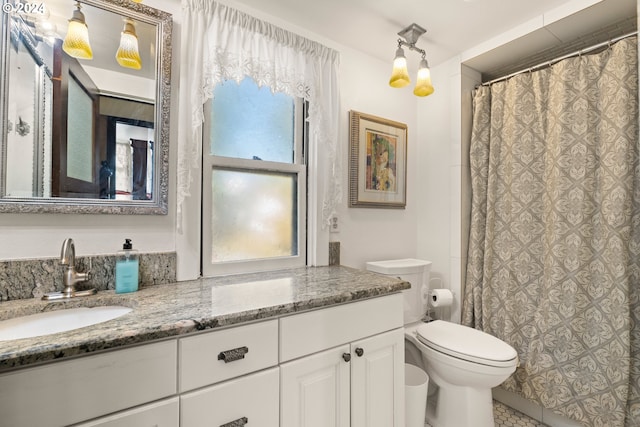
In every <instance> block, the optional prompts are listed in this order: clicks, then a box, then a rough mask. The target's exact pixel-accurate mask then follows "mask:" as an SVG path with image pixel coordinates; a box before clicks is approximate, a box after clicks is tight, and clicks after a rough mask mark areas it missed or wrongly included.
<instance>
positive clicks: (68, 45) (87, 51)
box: [62, 1, 93, 59]
mask: <svg viewBox="0 0 640 427" xmlns="http://www.w3.org/2000/svg"><path fill="white" fill-rule="evenodd" d="M62 50H64V51H65V52H67V53H68V54H69V55H70V56H72V57H74V58H80V59H93V52H92V51H91V45H90V44H89V29H88V27H87V23H86V21H85V19H84V13H82V12H81V11H80V2H79V1H76V9H75V10H74V11H73V16H72V17H71V19H69V27H68V29H67V35H66V36H65V38H64V42H63V43H62Z"/></svg>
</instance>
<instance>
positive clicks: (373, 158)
mask: <svg viewBox="0 0 640 427" xmlns="http://www.w3.org/2000/svg"><path fill="white" fill-rule="evenodd" d="M349 123H350V127H349V206H351V207H367V208H398V209H404V208H405V207H406V205H407V125H406V124H403V123H399V122H394V121H392V120H387V119H383V118H380V117H375V116H371V115H368V114H363V113H359V112H357V111H349Z"/></svg>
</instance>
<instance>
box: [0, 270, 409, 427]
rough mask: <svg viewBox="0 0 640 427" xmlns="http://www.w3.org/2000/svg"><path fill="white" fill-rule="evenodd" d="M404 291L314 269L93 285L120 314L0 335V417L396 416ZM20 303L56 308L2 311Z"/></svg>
mask: <svg viewBox="0 0 640 427" xmlns="http://www.w3.org/2000/svg"><path fill="white" fill-rule="evenodd" d="M408 287H409V284H408V283H407V282H404V281H402V280H399V279H393V278H388V277H383V276H381V275H377V274H375V273H370V272H364V271H360V270H354V269H350V268H346V267H315V268H301V269H294V270H286V271H278V272H273V273H260V274H248V275H239V276H227V277H222V278H212V279H200V280H196V281H191V282H182V283H179V284H173V285H159V286H153V287H151V288H147V289H143V290H141V291H139V292H137V293H133V294H125V295H115V294H113V293H112V292H110V291H106V292H100V293H98V295H97V296H95V297H87V298H91V299H93V300H92V301H93V302H95V303H96V304H114V303H117V304H120V305H125V306H129V307H132V308H133V311H132V312H131V313H129V314H126V315H124V316H122V317H119V318H118V319H114V320H111V321H108V322H105V323H101V324H98V325H94V326H91V327H87V328H82V329H77V330H74V331H69V332H64V333H58V334H54V335H48V336H44V337H39V338H32V339H22V340H14V341H5V342H2V343H0V413H2V414H3V416H2V417H1V418H0V426H5V425H6V426H12V427H16V426H33V425H38V426H59V425H79V426H109V427H115V426H146V425H149V426H153V425H157V426H161V427H165V426H166V427H169V426H200V425H207V426H223V427H235V426H243V425H249V426H250V425H260V426H266V427H269V426H283V427H286V426H290V427H293V426H296V427H304V426H323V427H326V426H334V425H335V426H353V427H355V426H363V427H364V426H367V427H374V426H385V427H389V426H403V425H404V401H403V390H404V334H403V328H402V327H403V318H402V316H403V314H402V313H403V308H402V304H403V298H402V295H401V293H400V291H401V290H403V289H407V288H408ZM89 301H90V300H85V302H84V304H87V303H89ZM70 303H71V304H79V303H81V302H78V300H76V301H72V302H70ZM63 304H64V303H63ZM34 307H35V308H36V309H37V310H49V309H52V308H61V307H62V306H61V305H58V306H52V303H43V302H39V301H16V302H8V303H3V308H4V310H3V311H2V313H3V315H4V316H6V315H7V313H10V314H11V313H13V315H16V313H17V312H28V311H29V310H32V311H33V310H34ZM12 310H13V311H12ZM10 314H9V315H10ZM256 422H257V423H256Z"/></svg>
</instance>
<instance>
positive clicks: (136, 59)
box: [116, 18, 142, 70]
mask: <svg viewBox="0 0 640 427" xmlns="http://www.w3.org/2000/svg"><path fill="white" fill-rule="evenodd" d="M116 60H117V61H118V64H120V65H121V66H123V67H125V68H133V69H134V70H139V69H140V68H142V60H141V59H140V54H139V53H138V36H137V35H136V27H135V25H134V22H133V19H131V18H125V19H124V29H123V30H122V33H121V35H120V47H119V48H118V52H116Z"/></svg>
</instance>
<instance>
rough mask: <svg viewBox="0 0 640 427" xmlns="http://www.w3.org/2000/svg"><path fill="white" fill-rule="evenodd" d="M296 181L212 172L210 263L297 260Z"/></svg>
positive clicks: (281, 175) (290, 176) (269, 175)
mask: <svg viewBox="0 0 640 427" xmlns="http://www.w3.org/2000/svg"><path fill="white" fill-rule="evenodd" d="M296 181H297V179H296V176H295V175H294V174H285V173H267V172H245V171H232V170H226V169H216V168H214V169H213V171H212V176H211V187H212V196H213V198H212V202H213V203H212V205H213V210H212V215H211V226H212V227H211V229H212V232H211V234H212V239H211V244H212V252H211V261H212V262H224V261H238V260H251V259H264V258H273V257H285V256H294V255H297V254H298V248H297V247H296V246H297V244H296V242H297V234H296V230H297V221H298V220H297V211H296V206H297V202H296V199H297V197H296V194H297V189H296V186H297V182H296Z"/></svg>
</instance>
